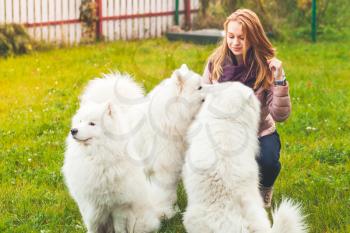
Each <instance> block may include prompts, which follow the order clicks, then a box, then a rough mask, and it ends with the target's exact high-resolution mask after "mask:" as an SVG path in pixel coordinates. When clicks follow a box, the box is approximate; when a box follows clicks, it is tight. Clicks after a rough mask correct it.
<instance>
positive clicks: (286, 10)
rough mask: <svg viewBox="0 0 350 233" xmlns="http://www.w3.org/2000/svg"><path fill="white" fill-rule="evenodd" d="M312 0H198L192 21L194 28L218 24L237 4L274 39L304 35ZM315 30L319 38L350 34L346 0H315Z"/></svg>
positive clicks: (307, 30)
mask: <svg viewBox="0 0 350 233" xmlns="http://www.w3.org/2000/svg"><path fill="white" fill-rule="evenodd" d="M311 3H312V0H201V10H200V12H199V15H198V17H197V18H196V19H195V21H194V22H193V26H194V28H195V29H198V28H208V27H215V28H222V25H223V22H224V21H225V18H226V17H227V16H229V15H230V14H231V13H232V12H234V11H235V10H236V9H239V8H249V9H251V10H253V11H254V12H256V13H257V14H258V16H259V17H260V20H261V21H262V24H263V26H264V28H265V30H266V32H267V33H268V34H269V35H272V36H273V37H275V38H278V39H288V40H290V39H306V40H308V39H309V38H310V33H311ZM316 4H317V32H318V36H319V38H320V39H323V40H334V39H344V38H346V39H349V38H350V30H349V28H350V21H349V20H348V19H349V18H350V12H349V11H348V9H349V8H350V1H349V0H337V1H331V0H318V1H316Z"/></svg>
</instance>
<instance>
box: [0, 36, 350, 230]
mask: <svg viewBox="0 0 350 233" xmlns="http://www.w3.org/2000/svg"><path fill="white" fill-rule="evenodd" d="M275 46H276V47H277V52H278V57H279V58H280V59H281V60H282V61H283V66H284V68H285V71H286V75H287V79H288V80H289V85H290V94H291V98H292V114H291V116H290V117H289V119H288V120H287V121H286V122H283V123H279V124H278V125H277V127H278V131H279V134H280V135H281V140H282V154H281V163H282V170H281V174H280V176H279V178H278V180H277V182H276V184H275V191H274V201H275V203H278V202H280V200H281V199H282V197H291V198H293V199H294V200H296V201H298V202H300V203H301V204H302V206H303V210H304V212H305V213H306V214H308V217H307V222H308V224H309V226H310V231H309V232H312V233H325V232H327V233H348V232H350V212H349V206H350V195H349V193H350V190H349V183H350V159H349V156H350V154H349V153H350V150H349V148H350V141H349V138H350V122H349V115H350V108H349V102H350V88H349V86H350V79H349V78H348V77H349V76H350V63H349V60H350V54H349V51H350V44H346V43H339V42H330V43H329V42H327V43H324V42H320V43H317V44H311V43H300V42H297V43H295V42H293V43H290V42H289V43H285V42H279V43H277V44H275ZM213 49H214V46H199V45H193V44H188V43H182V42H176V43H170V42H167V41H166V40H164V39H161V40H143V41H133V42H125V41H118V42H114V43H97V44H94V45H84V46H80V47H74V48H70V49H67V48H66V49H53V50H50V51H45V52H40V53H38V52H33V53H31V54H30V55H28V56H18V57H10V58H9V59H6V60H2V61H0V86H1V91H0V148H1V150H0V180H1V182H0V213H1V214H0V232H2V233H23V232H47V233H48V232H51V233H55V232H70V233H83V232H86V230H85V228H84V226H83V223H82V219H81V216H80V214H79V210H78V207H77V206H76V204H75V203H74V201H73V200H72V198H71V197H70V196H69V193H68V190H67V189H66V188H65V186H64V184H63V179H62V175H61V172H60V168H61V166H62V164H63V153H64V147H65V137H66V135H67V134H68V132H69V127H70V121H71V117H72V116H73V114H74V113H75V111H76V110H77V108H78V96H79V95H80V93H81V92H82V90H83V88H84V86H85V85H86V84H87V82H88V80H90V79H92V78H94V77H98V76H100V75H101V73H108V72H110V71H111V70H116V69H118V70H120V71H123V72H128V73H130V74H132V75H134V76H135V78H136V80H137V81H138V82H140V83H143V84H144V85H145V87H146V89H147V90H148V91H149V90H151V89H152V88H153V87H154V86H155V85H157V84H158V83H159V82H160V81H161V80H162V79H164V78H166V77H169V76H170V74H171V72H172V70H174V69H175V68H177V67H179V66H180V65H181V64H182V63H186V64H188V66H189V67H190V68H192V69H194V70H195V71H196V72H199V73H201V72H202V70H203V68H204V66H205V61H206V59H207V57H208V56H209V54H210V53H211V52H212V51H213ZM178 195H179V200H178V205H179V207H180V210H181V211H184V209H185V207H186V194H185V192H184V189H183V187H182V186H181V185H180V186H179V189H178ZM181 221H182V214H181V213H178V214H177V215H176V216H175V218H173V219H171V220H168V221H164V223H163V225H162V229H161V230H160V231H159V232H162V233H165V232H166V233H174V232H178V233H182V232H185V231H184V228H183V226H182V222H181Z"/></svg>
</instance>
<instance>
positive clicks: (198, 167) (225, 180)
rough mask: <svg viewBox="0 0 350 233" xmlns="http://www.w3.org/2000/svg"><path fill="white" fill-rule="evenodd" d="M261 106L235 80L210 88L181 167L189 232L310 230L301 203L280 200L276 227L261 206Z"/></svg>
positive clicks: (294, 232) (282, 232)
mask: <svg viewBox="0 0 350 233" xmlns="http://www.w3.org/2000/svg"><path fill="white" fill-rule="evenodd" d="M259 104H260V103H259V101H258V99H257V98H256V97H255V95H254V93H253V91H252V90H251V89H250V88H248V87H246V86H244V85H243V84H240V83H237V82H228V83H223V84H218V85H214V86H213V87H212V88H210V92H209V93H208V95H207V96H206V101H205V103H204V105H203V107H202V109H201V110H200V112H199V114H198V115H197V118H196V121H195V122H194V123H193V124H192V125H191V127H190V129H189V133H188V142H189V149H188V151H187V153H186V162H185V165H184V169H183V180H184V185H185V189H186V192H187V194H188V206H187V209H186V212H185V214H184V225H185V228H186V230H187V232H188V233H243V232H244V233H253V232H254V233H268V232H269V233H302V232H306V230H305V225H304V222H303V219H304V217H303V216H302V215H301V212H300V209H299V206H298V205H294V204H293V203H292V202H291V201H288V200H287V201H282V203H281V205H280V206H279V208H278V209H277V211H276V212H275V213H274V214H273V220H274V224H273V226H272V228H271V226H270V222H269V219H268V215H267V213H266V211H265V209H264V207H263V206H264V205H263V201H262V198H261V196H260V193H259V189H258V186H259V174H258V165H257V162H256V160H255V158H256V156H257V155H258V151H259V145H258V139H257V131H258V123H259V118H260V113H259V112H260V106H259Z"/></svg>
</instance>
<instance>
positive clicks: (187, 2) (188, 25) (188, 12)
mask: <svg viewBox="0 0 350 233" xmlns="http://www.w3.org/2000/svg"><path fill="white" fill-rule="evenodd" d="M185 25H186V29H191V28H192V23H191V0H185Z"/></svg>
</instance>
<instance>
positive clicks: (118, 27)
mask: <svg viewBox="0 0 350 233" xmlns="http://www.w3.org/2000/svg"><path fill="white" fill-rule="evenodd" d="M175 2H176V1H175V0H96V3H97V6H98V23H97V28H98V30H97V32H96V33H98V36H103V37H104V38H105V39H106V40H120V39H123V40H130V39H143V38H151V37H159V36H161V35H162V34H163V33H164V32H165V31H166V30H167V29H168V28H169V27H170V26H172V25H174V14H175ZM80 4H81V0H0V23H21V24H24V25H25V26H26V27H27V29H28V32H29V34H30V35H31V36H32V37H33V38H34V39H36V40H45V41H49V42H65V43H79V42H80V41H81V39H82V26H81V22H80V21H79V14H80V12H79V6H80ZM198 9H199V0H179V23H180V24H183V23H184V22H185V13H186V12H187V15H188V14H189V15H190V16H189V17H190V18H193V17H194V16H195V14H196V13H197V12H198Z"/></svg>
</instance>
